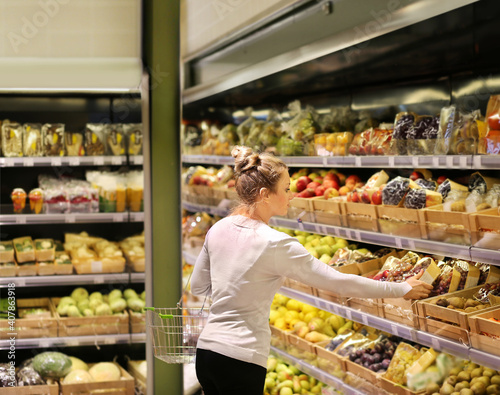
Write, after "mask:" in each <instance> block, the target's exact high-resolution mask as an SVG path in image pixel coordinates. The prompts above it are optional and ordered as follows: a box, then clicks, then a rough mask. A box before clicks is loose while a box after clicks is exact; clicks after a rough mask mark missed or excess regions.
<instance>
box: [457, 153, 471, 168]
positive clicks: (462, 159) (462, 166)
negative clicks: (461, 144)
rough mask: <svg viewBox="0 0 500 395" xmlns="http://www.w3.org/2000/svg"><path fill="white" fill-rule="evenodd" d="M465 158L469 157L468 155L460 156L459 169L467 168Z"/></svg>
mask: <svg viewBox="0 0 500 395" xmlns="http://www.w3.org/2000/svg"><path fill="white" fill-rule="evenodd" d="M467 158H469V157H468V156H460V159H459V162H460V168H461V169H466V168H468V165H467Z"/></svg>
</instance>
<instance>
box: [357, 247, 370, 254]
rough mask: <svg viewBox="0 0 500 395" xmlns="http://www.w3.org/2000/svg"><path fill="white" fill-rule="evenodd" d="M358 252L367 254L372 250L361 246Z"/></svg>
mask: <svg viewBox="0 0 500 395" xmlns="http://www.w3.org/2000/svg"><path fill="white" fill-rule="evenodd" d="M358 252H359V253H361V254H363V255H366V254H369V253H370V250H368V249H366V248H360V249H358Z"/></svg>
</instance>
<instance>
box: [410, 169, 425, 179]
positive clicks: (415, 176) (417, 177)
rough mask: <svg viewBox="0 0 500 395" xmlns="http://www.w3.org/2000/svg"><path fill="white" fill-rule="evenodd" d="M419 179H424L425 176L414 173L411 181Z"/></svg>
mask: <svg viewBox="0 0 500 395" xmlns="http://www.w3.org/2000/svg"><path fill="white" fill-rule="evenodd" d="M419 178H424V175H423V174H422V173H420V172H419V171H414V172H413V173H411V175H410V180H412V181H415V180H418V179H419Z"/></svg>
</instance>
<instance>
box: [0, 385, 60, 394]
mask: <svg viewBox="0 0 500 395" xmlns="http://www.w3.org/2000/svg"><path fill="white" fill-rule="evenodd" d="M0 394H2V395H59V385H58V384H57V383H54V384H44V385H29V386H27V387H3V388H0Z"/></svg>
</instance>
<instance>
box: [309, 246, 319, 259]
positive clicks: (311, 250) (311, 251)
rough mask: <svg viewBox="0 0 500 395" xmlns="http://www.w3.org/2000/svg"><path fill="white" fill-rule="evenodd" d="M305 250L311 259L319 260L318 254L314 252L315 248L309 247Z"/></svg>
mask: <svg viewBox="0 0 500 395" xmlns="http://www.w3.org/2000/svg"><path fill="white" fill-rule="evenodd" d="M306 250H307V251H308V252H309V254H311V255H312V256H313V257H315V258H316V259H319V255H318V253H317V252H316V248H314V247H311V248H306Z"/></svg>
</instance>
